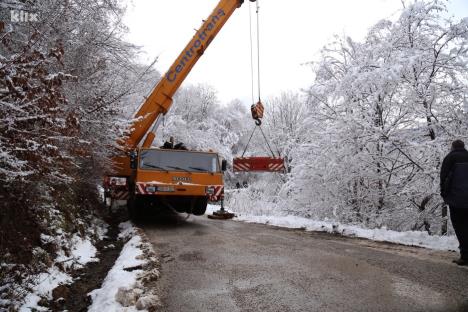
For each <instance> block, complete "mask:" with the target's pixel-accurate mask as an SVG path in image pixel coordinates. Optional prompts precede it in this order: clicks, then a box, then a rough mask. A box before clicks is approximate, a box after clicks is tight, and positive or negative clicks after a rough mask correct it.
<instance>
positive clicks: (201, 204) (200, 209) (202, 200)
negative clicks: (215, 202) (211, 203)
mask: <svg viewBox="0 0 468 312" xmlns="http://www.w3.org/2000/svg"><path fill="white" fill-rule="evenodd" d="M206 206H208V197H198V198H196V199H195V203H194V206H193V210H192V213H193V214H194V215H196V216H202V215H204V214H205V212H206Z"/></svg>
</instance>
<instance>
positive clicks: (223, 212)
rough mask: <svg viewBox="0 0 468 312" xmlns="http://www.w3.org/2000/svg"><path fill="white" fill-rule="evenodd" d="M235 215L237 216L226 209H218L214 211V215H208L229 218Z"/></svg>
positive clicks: (212, 217)
mask: <svg viewBox="0 0 468 312" xmlns="http://www.w3.org/2000/svg"><path fill="white" fill-rule="evenodd" d="M235 216H236V215H235V214H233V213H231V212H227V211H226V210H218V211H215V212H213V214H212V215H208V219H214V220H229V219H232V218H234V217H235Z"/></svg>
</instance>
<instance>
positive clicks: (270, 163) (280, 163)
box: [233, 157, 286, 172]
mask: <svg viewBox="0 0 468 312" xmlns="http://www.w3.org/2000/svg"><path fill="white" fill-rule="evenodd" d="M233 167H234V172H252V171H260V172H281V171H285V169H286V166H285V165H284V158H273V157H245V158H234V160H233Z"/></svg>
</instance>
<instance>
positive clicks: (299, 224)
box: [206, 205, 458, 251]
mask: <svg viewBox="0 0 468 312" xmlns="http://www.w3.org/2000/svg"><path fill="white" fill-rule="evenodd" d="M216 210H219V206H214V205H209V206H208V208H207V210H206V213H207V214H209V213H212V212H213V211H216ZM227 210H229V209H227ZM233 212H234V213H236V212H235V211H233ZM235 220H238V221H243V222H248V223H261V224H269V225H273V226H279V227H285V228H293V229H299V228H303V229H305V230H306V231H315V232H327V233H334V234H340V235H344V236H350V237H360V238H367V239H371V240H374V241H380V242H390V243H397V244H401V245H407V246H418V247H424V248H429V249H435V250H450V251H456V250H458V240H457V238H456V237H455V236H435V235H429V234H428V233H427V232H421V231H406V232H398V231H392V230H388V229H386V228H381V229H364V228H361V227H359V226H355V225H344V224H341V223H338V222H331V221H315V220H311V219H307V218H302V217H296V216H255V215H240V214H237V217H236V218H235Z"/></svg>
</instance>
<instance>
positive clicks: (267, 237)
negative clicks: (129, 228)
mask: <svg viewBox="0 0 468 312" xmlns="http://www.w3.org/2000/svg"><path fill="white" fill-rule="evenodd" d="M142 227H143V228H144V230H145V232H146V233H147V235H148V237H149V238H150V241H151V242H152V243H153V245H154V246H155V249H156V251H157V252H158V253H159V254H160V255H161V259H162V261H161V263H162V264H161V266H162V268H161V270H162V272H161V273H162V277H161V279H160V280H159V281H158V282H157V283H156V285H155V287H157V288H159V291H160V293H161V294H162V295H161V299H162V302H163V304H164V308H163V311H174V312H176V311H177V312H179V311H180V312H184V311H191V312H192V311H232V312H234V311H425V312H427V311H468V268H462V267H457V266H456V265H454V264H452V263H451V260H452V259H453V258H454V257H456V254H455V253H450V252H435V251H431V250H427V249H422V248H412V247H404V246H399V245H393V244H385V243H376V242H372V241H368V240H362V239H354V238H343V237H338V236H334V235H328V234H322V233H310V232H304V231H300V230H288V229H282V228H275V227H271V226H266V225H257V224H246V223H241V222H235V221H212V220H209V219H207V218H206V217H190V218H189V219H188V220H186V221H183V220H180V219H179V220H178V221H174V220H164V221H163V222H160V223H159V224H155V223H154V222H148V223H147V224H143V225H142Z"/></svg>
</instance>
